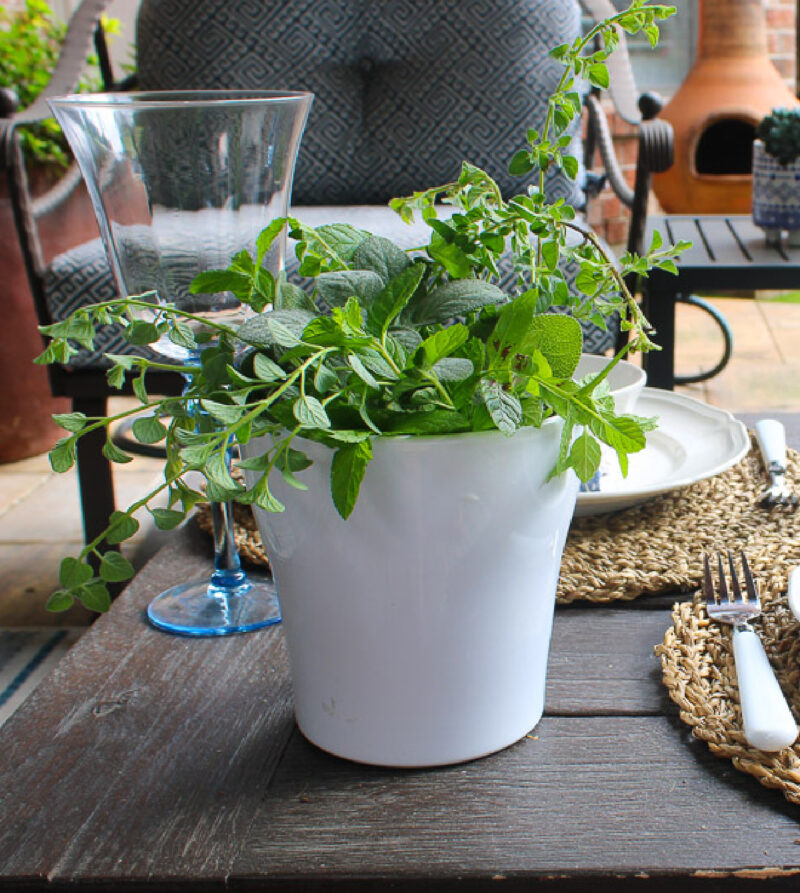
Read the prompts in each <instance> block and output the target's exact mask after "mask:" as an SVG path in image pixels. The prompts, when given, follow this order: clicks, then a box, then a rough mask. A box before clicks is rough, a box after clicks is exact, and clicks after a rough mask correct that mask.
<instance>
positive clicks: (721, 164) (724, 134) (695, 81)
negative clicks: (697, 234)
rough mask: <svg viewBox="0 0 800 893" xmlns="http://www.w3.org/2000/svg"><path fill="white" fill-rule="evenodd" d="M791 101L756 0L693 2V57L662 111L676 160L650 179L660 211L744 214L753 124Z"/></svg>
mask: <svg viewBox="0 0 800 893" xmlns="http://www.w3.org/2000/svg"><path fill="white" fill-rule="evenodd" d="M797 104H798V100H797V98H796V97H795V96H794V94H793V93H792V91H791V90H790V89H789V88H788V87H787V86H786V84H785V83H784V81H783V79H782V78H781V76H780V74H779V73H778V70H777V69H776V68H775V66H774V65H773V64H772V60H771V59H770V58H769V55H768V52H767V33H766V22H765V18H764V10H763V8H762V5H761V2H760V0H700V40H699V45H698V50H697V59H696V60H695V63H694V65H693V66H692V68H691V70H690V71H689V74H688V76H687V78H686V80H685V81H684V82H683V84H682V85H681V87H680V89H679V90H678V92H677V93H676V94H675V96H674V97H673V98H672V100H671V101H670V103H669V104H668V105H667V106H665V108H664V110H663V111H662V112H661V117H662V118H665V119H666V120H667V121H669V122H670V123H671V124H672V126H673V128H674V130H675V163H674V164H673V166H672V167H671V168H670V169H669V170H668V171H665V172H664V173H661V174H656V175H655V177H654V178H653V189H654V191H655V194H656V196H657V198H658V200H659V202H660V203H661V206H662V207H663V208H664V210H665V211H667V212H670V213H680V212H688V213H698V214H703V213H708V214H714V213H742V214H747V213H749V212H750V210H751V205H752V175H751V166H752V156H753V139H754V136H755V128H756V125H757V124H758V122H759V121H760V120H761V119H762V118H763V117H764V115H766V114H767V113H768V112H770V111H771V110H772V109H773V108H775V107H777V106H795V105H797Z"/></svg>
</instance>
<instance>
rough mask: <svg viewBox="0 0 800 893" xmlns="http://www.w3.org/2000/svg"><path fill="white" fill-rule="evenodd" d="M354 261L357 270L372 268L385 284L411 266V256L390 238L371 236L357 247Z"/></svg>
mask: <svg viewBox="0 0 800 893" xmlns="http://www.w3.org/2000/svg"><path fill="white" fill-rule="evenodd" d="M352 263H353V267H355V269H357V270H371V271H372V272H373V273H375V274H376V275H377V276H378V277H379V278H380V280H381V283H382V285H385V284H386V283H387V282H388V281H389V280H390V279H394V277H395V276H399V275H400V273H402V272H403V270H405V269H406V268H407V267H410V266H411V258H409V256H408V255H407V254H406V253H405V251H403V249H402V248H398V247H397V245H395V244H394V242H392V241H390V240H389V239H385V238H383V236H370V237H369V238H367V239H364V241H363V242H361V244H360V245H359V246H358V248H356V250H355V252H354V253H353V261H352Z"/></svg>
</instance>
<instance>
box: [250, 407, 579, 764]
mask: <svg viewBox="0 0 800 893" xmlns="http://www.w3.org/2000/svg"><path fill="white" fill-rule="evenodd" d="M560 433H561V422H560V420H557V419H552V420H549V421H548V422H546V423H545V424H544V425H543V426H542V428H541V429H539V430H535V429H524V430H521V431H518V432H517V433H516V434H515V435H514V436H513V437H506V436H504V435H503V434H500V433H499V432H487V433H473V434H459V435H448V436H440V437H387V438H378V439H376V440H375V442H374V459H373V460H372V462H371V463H370V465H369V467H368V468H367V472H366V475H365V478H364V481H363V483H362V486H361V493H360V495H359V499H358V503H357V504H356V507H355V509H354V511H353V513H352V515H351V516H350V518H349V519H348V520H347V521H344V520H342V518H341V517H340V516H339V515H338V514H337V512H336V509H335V508H334V505H333V502H332V500H331V496H330V490H329V476H330V460H331V456H332V453H331V452H330V451H329V450H328V449H327V448H325V447H322V446H320V445H319V444H314V443H309V442H304V443H303V448H304V449H306V451H307V453H308V455H309V456H311V457H312V458H313V459H314V464H313V466H311V468H309V469H307V470H306V471H304V472H303V473H302V475H300V476H301V477H302V480H303V482H304V483H305V484H307V485H308V487H309V490H308V491H305V492H304V491H298V490H296V489H293V488H291V487H288V486H286V485H285V484H284V482H283V481H282V480H280V479H279V478H278V479H275V480H274V482H272V483H271V487H272V489H273V492H274V493H275V494H276V495H277V496H278V498H279V499H280V500H281V501H282V502H283V503H284V504H285V505H286V507H287V510H286V512H284V513H281V514H277V515H276V514H269V513H267V512H264V511H261V510H258V511H257V513H256V514H257V521H258V526H259V529H260V531H261V536H262V538H263V541H264V544H265V546H266V550H267V552H268V554H269V557H270V560H271V562H272V567H273V572H274V575H275V580H276V584H277V588H278V593H279V596H280V600H281V606H282V609H283V617H284V630H285V634H286V641H287V644H288V649H289V658H290V662H291V669H292V679H293V684H294V699H295V714H296V717H297V722H298V725H299V727H300V730H301V731H302V732H303V734H304V735H305V736H306V737H307V738H308V739H309V740H310V741H312V742H313V743H315V744H317V745H318V746H319V747H321V748H323V749H324V750H326V751H329V752H330V753H333V754H336V755H338V756H342V757H347V758H349V759H352V760H357V761H359V762H364V763H374V764H379V765H384V766H435V765H443V764H448V763H457V762H461V761H463V760H469V759H473V758H476V757H480V756H483V755H485V754H488V753H492V752H493V751H496V750H500V749H501V748H504V747H506V746H508V745H510V744H512V743H513V742H515V741H517V740H518V739H519V738H521V737H522V736H524V735H525V734H526V733H527V732H528V731H530V729H532V728H533V726H535V725H536V723H537V722H538V720H539V718H540V717H541V715H542V710H543V707H544V689H545V672H546V668H547V655H548V648H549V643H550V632H551V627H552V620H553V608H554V604H555V590H556V583H557V579H558V572H559V565H560V562H561V554H562V551H563V547H564V541H565V539H566V535H567V530H568V527H569V523H570V519H571V517H572V513H573V509H574V505H575V499H576V495H577V489H578V480H577V478H576V477H575V475H574V474H573V473H572V472H569V473H568V474H565V475H561V476H560V477H559V478H557V479H555V480H551V481H547V475H548V473H549V471H550V469H551V468H552V467H553V465H554V463H555V460H556V456H557V452H558V442H559V436H560ZM262 441H263V439H262ZM264 447H265V444H264V443H263V442H262V443H261V444H259V443H258V442H257V441H254V442H251V443H250V444H248V446H247V449H246V452H247V453H248V455H253V454H257V453H259V452H262V451H263V449H264ZM273 484H274V486H273Z"/></svg>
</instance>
